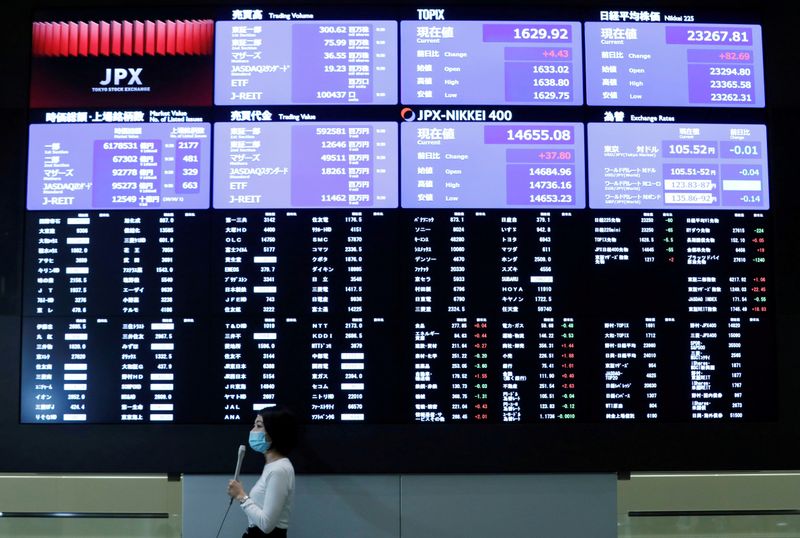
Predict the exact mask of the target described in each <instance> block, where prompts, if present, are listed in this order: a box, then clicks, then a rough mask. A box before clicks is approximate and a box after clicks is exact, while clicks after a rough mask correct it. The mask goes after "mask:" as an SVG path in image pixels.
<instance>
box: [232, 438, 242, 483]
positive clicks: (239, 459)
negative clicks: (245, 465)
mask: <svg viewBox="0 0 800 538" xmlns="http://www.w3.org/2000/svg"><path fill="white" fill-rule="evenodd" d="M243 459H244V445H239V455H238V457H237V458H236V472H234V473H233V479H234V480H236V481H237V482H238V481H239V471H241V470H242V460H243Z"/></svg>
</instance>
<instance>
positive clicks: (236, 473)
mask: <svg viewBox="0 0 800 538" xmlns="http://www.w3.org/2000/svg"><path fill="white" fill-rule="evenodd" d="M244 451H245V449H244V445H239V453H238V454H237V456H236V470H235V471H234V472H233V479H234V480H236V481H237V482H238V481H239V471H241V470H242V460H243V459H244ZM232 504H233V497H231V501H230V502H229V503H228V507H229V508H230V506H231V505H232ZM226 515H227V514H226ZM223 521H224V520H223Z"/></svg>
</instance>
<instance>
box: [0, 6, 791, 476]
mask: <svg viewBox="0 0 800 538" xmlns="http://www.w3.org/2000/svg"><path fill="white" fill-rule="evenodd" d="M32 4H33V5H31V6H29V7H31V10H30V11H29V10H27V9H24V8H21V7H16V8H14V9H13V10H12V11H11V13H10V14H9V17H8V18H7V22H8V27H7V30H6V31H5V32H4V33H3V37H2V43H3V46H2V55H3V62H2V65H5V66H8V69H9V73H14V76H15V77H16V80H17V83H12V84H7V85H3V87H2V89H0V92H2V102H3V103H4V105H3V110H4V112H5V114H4V118H5V119H6V128H5V129H3V130H2V132H0V137H1V138H0V140H2V143H3V145H4V147H6V148H8V150H7V151H5V152H3V154H2V155H1V156H0V161H2V164H3V170H5V174H4V177H3V184H4V187H5V189H6V193H7V196H6V197H4V198H3V199H2V201H0V204H2V205H1V206H0V215H2V216H0V232H2V235H1V236H0V238H2V243H0V244H2V247H1V248H2V253H3V256H2V260H1V261H0V277H2V280H0V338H2V341H3V342H5V344H6V345H4V346H3V351H2V359H1V360H0V438H3V439H4V440H5V442H3V443H1V444H0V472H142V473H144V472H148V473H149V472H161V473H227V472H230V471H232V470H233V466H234V463H235V462H234V452H235V450H236V448H237V446H238V445H239V444H243V443H244V442H245V439H246V435H247V431H248V430H249V426H248V425H247V424H238V425H176V424H124V425H111V424H106V425H104V424H46V425H33V424H20V423H19V416H20V409H19V405H20V404H19V402H20V394H19V379H20V364H19V362H20V349H19V348H20V335H21V279H22V262H21V260H22V238H23V237H24V234H23V220H24V219H23V216H24V208H25V201H24V197H25V192H24V191H25V189H24V185H25V176H26V166H27V125H28V107H27V102H28V101H27V95H28V90H27V80H28V75H29V73H30V54H29V51H30V42H31V31H30V28H31V22H32V20H33V19H32V15H33V11H32V10H33V9H35V8H48V9H49V8H52V9H70V8H71V6H70V4H71V3H70V2H65V1H62V2H57V1H51V2H48V3H46V4H45V3H41V2H38V1H36V2H33V3H32ZM182 4H183V2H175V1H172V0H167V1H164V2H161V3H159V4H158V6H156V5H155V4H154V6H153V7H163V6H164V5H166V6H169V7H170V8H175V9H179V8H180V6H181V5H182ZM346 4H347V6H348V7H352V8H353V9H356V10H357V9H366V8H367V6H369V4H368V3H366V2H352V1H347V2H346ZM285 5H291V6H292V7H293V8H295V9H301V8H305V7H313V4H311V3H303V4H296V3H292V4H285ZM457 5H460V6H464V9H467V4H464V3H458V4H456V3H455V2H438V3H437V6H436V7H439V6H441V7H452V8H453V9H457V7H456V6H457ZM271 6H273V4H271ZM274 6H275V7H276V8H277V7H280V4H274ZM385 6H386V8H387V9H388V8H389V7H393V8H394V9H398V10H403V9H408V10H409V11H410V10H411V9H415V8H416V7H417V6H416V4H410V3H398V2H395V3H387V4H385ZM81 7H84V8H87V9H93V8H109V9H114V8H118V7H119V6H118V4H117V3H114V2H111V1H108V0H106V1H95V2H85V3H84V5H83V6H81ZM205 7H208V6H205ZM212 7H217V6H212ZM219 7H221V6H219ZM252 7H261V6H252ZM143 8H144V6H137V8H136V9H137V10H138V9H143ZM539 8H540V5H538V4H537V6H535V7H532V8H531V9H530V12H529V13H530V14H532V15H534V17H535V14H536V13H537V10H538V9H539ZM610 8H612V6H609V5H607V4H600V3H598V2H542V3H541V9H543V10H554V12H556V13H558V12H560V13H564V12H568V11H570V10H575V11H576V12H580V13H585V14H586V15H585V16H584V18H583V19H581V20H584V21H585V20H596V19H588V18H587V17H588V16H589V15H592V16H596V15H594V14H596V13H597V12H598V11H599V10H600V9H610ZM667 8H668V9H672V10H675V11H682V12H687V13H691V12H694V10H693V3H691V2H662V3H659V4H657V5H655V4H654V6H653V7H651V8H650V9H661V10H664V9H667ZM749 8H750V11H751V12H759V10H761V9H763V10H764V11H763V13H760V14H761V24H762V28H763V50H764V63H765V65H764V72H765V87H766V103H767V107H766V116H767V138H768V141H769V143H770V146H769V167H770V177H771V178H772V181H771V192H770V199H771V201H772V209H771V210H770V211H771V214H772V215H773V233H772V239H773V243H774V247H773V255H772V256H773V258H772V260H773V261H772V267H773V274H774V280H775V281H774V283H773V286H772V297H773V305H774V309H775V323H776V351H777V362H778V365H777V366H778V372H777V376H778V380H777V381H778V399H779V402H778V412H779V417H778V419H777V420H776V421H771V422H756V423H750V422H747V423H741V424H730V423H728V424H721V423H713V422H698V423H688V424H683V423H674V424H670V423H667V424H643V423H635V424H620V423H613V424H606V423H602V424H585V423H577V424H502V425H500V424H485V425H480V426H476V425H471V424H465V425H453V424H433V425H421V424H419V425H418V424H412V425H318V424H314V425H309V426H307V427H305V428H304V434H303V436H302V443H301V445H300V446H299V447H298V449H297V450H296V452H294V453H293V454H292V459H293V461H294V463H295V466H296V468H297V469H298V471H299V472H301V473H302V472H305V473H324V474H332V473H518V472H547V473H551V472H558V473H562V472H623V473H624V472H633V471H708V470H741V471H745V470H785V469H792V468H797V466H798V463H797V462H798V456H797V454H798V453H800V405H798V404H800V398H799V397H798V395H800V361H797V360H796V357H795V354H794V352H793V351H794V349H793V348H794V342H793V338H792V336H793V331H794V330H795V328H796V327H797V326H798V323H799V322H800V313H799V312H798V311H797V310H796V309H795V308H794V305H795V304H797V303H798V300H800V285H799V284H798V279H797V278H796V271H797V267H798V266H800V263H798V262H800V249H798V246H800V241H798V239H800V237H798V231H799V230H800V216H799V215H800V202H798V200H800V197H799V196H798V194H800V187H798V186H796V185H793V184H792V183H793V182H792V181H781V180H782V179H783V178H792V177H793V174H792V172H793V168H796V167H793V164H792V157H793V155H794V154H795V153H796V151H794V150H793V148H792V147H790V144H789V141H791V140H793V139H794V136H795V135H794V133H795V131H796V129H797V119H798V106H797V104H796V102H795V101H794V99H795V98H794V96H793V91H792V84H791V83H785V82H788V77H786V78H787V81H785V80H784V77H785V75H784V74H783V73H784V70H785V69H786V68H785V66H788V65H798V64H799V62H798V61H797V60H798V52H797V50H796V47H794V46H793V45H792V43H791V41H790V39H791V36H792V35H793V34H794V33H796V32H795V31H794V30H793V28H792V27H791V26H790V24H791V23H790V21H791V20H796V19H792V17H791V13H790V10H789V9H785V10H784V9H777V10H776V9H772V10H771V9H768V8H765V7H764V6H763V3H761V4H757V3H755V2H752V3H751V5H750V6H749ZM381 9H383V7H382V8H381ZM516 9H518V10H520V11H522V9H521V8H519V7H517V8H516ZM635 9H639V8H635ZM703 9H704V11H706V10H708V11H709V12H713V11H714V10H718V12H719V13H722V12H723V11H724V13H726V15H725V16H727V17H729V18H734V17H735V16H736V15H737V14H738V12H737V11H736V10H733V9H731V7H730V6H729V5H726V4H725V3H723V2H708V3H704V5H703ZM512 11H513V10H512ZM713 22H725V21H723V20H715V21H713ZM252 456H253V454H250V455H249V456H248V458H247V459H246V463H245V470H249V471H254V470H256V469H258V468H260V465H261V462H260V461H257V460H259V458H253V457H252ZM248 466H249V469H248Z"/></svg>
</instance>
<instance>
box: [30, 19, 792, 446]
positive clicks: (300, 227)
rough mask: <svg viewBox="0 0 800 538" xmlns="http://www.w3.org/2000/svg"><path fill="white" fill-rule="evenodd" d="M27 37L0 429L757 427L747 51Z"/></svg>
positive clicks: (85, 27)
mask: <svg viewBox="0 0 800 538" xmlns="http://www.w3.org/2000/svg"><path fill="white" fill-rule="evenodd" d="M196 15H198V16H196ZM33 40H34V47H33V51H34V54H33V61H32V66H33V72H34V77H33V78H32V85H33V88H32V93H31V95H32V100H31V111H30V117H31V121H30V125H29V151H28V181H27V196H26V201H27V202H26V203H27V205H26V214H25V230H26V231H25V245H24V248H25V254H24V282H23V307H22V312H23V316H22V346H21V348H22V361H21V391H20V392H21V394H20V398H21V404H20V420H21V422H22V423H25V424H42V423H82V424H131V423H142V424H154V423H158V424H172V425H175V426H178V425H188V424H206V425H219V426H222V425H224V424H226V423H241V422H243V421H244V422H246V421H249V420H250V419H251V417H252V415H253V412H254V411H255V410H257V409H260V408H262V407H264V406H271V405H275V404H285V405H288V406H289V407H291V408H292V409H293V410H295V412H297V413H298V414H299V415H300V417H301V418H302V419H303V421H304V422H306V423H308V424H313V423H320V424H323V425H324V424H327V425H344V424H351V423H362V424H363V425H364V426H362V427H365V428H369V427H372V426H380V427H403V428H407V427H413V428H418V430H415V431H426V429H430V428H436V426H431V425H426V424H428V423H439V424H442V423H444V424H452V425H457V424H465V425H474V424H479V423H483V424H494V425H496V426H495V427H497V426H498V425H501V424H504V423H513V422H517V423H527V424H545V423H550V424H561V425H565V424H569V425H571V426H568V427H578V426H580V425H587V424H589V425H607V426H608V427H612V426H610V425H611V424H615V425H619V424H623V423H627V424H630V425H631V426H636V425H639V426H641V425H642V424H645V423H650V424H676V423H677V424H705V423H708V424H735V423H759V422H768V421H771V420H774V419H775V417H776V415H777V413H778V402H777V397H776V390H777V389H776V379H775V376H774V372H775V368H776V360H775V354H776V350H775V343H774V340H775V322H774V319H773V311H772V302H773V298H772V292H773V276H772V259H771V256H772V244H771V241H772V236H773V224H772V222H773V211H774V210H773V209H772V207H771V203H770V181H769V176H770V174H769V162H768V140H767V131H768V125H767V123H768V122H767V120H766V113H765V110H766V108H765V107H766V106H767V103H766V98H765V95H764V59H763V53H762V44H761V42H762V36H761V26H760V25H759V24H755V23H754V22H753V21H749V20H745V21H737V22H736V23H730V22H724V24H723V23H722V22H719V21H714V20H712V19H708V18H707V19H699V18H698V20H697V21H695V20H694V17H693V16H684V15H681V16H677V15H671V14H668V13H666V12H659V11H630V12H629V11H624V12H620V11H600V10H598V11H596V12H591V13H587V12H584V11H576V12H575V13H568V12H567V10H561V11H560V12H559V13H558V14H556V15H553V14H547V15H545V14H543V13H540V14H537V13H535V10H531V11H530V12H529V13H527V16H525V17H522V16H520V14H519V12H518V10H517V11H512V10H505V11H503V10H500V9H498V12H497V13H490V12H488V11H487V10H480V11H475V12H468V11H466V10H465V9H419V10H417V9H407V10H403V9H396V10H390V9H378V8H374V9H366V8H362V9H360V10H350V11H348V10H344V11H343V12H342V13H330V12H329V11H325V10H322V9H320V10H319V11H314V10H313V9H312V10H309V11H302V12H298V11H286V12H284V11H282V10H279V9H277V10H275V11H270V10H268V9H237V10H232V11H226V12H220V11H218V12H212V13H199V14H197V13H195V14H193V15H192V16H191V17H190V16H186V17H175V16H172V14H169V15H168V16H164V17H160V18H159V17H157V16H154V17H151V18H142V19H141V20H140V19H130V20H128V19H122V18H121V17H116V16H115V15H114V14H113V13H111V14H109V16H108V17H104V18H103V20H99V21H98V20H88V19H87V20H76V19H72V18H70V17H69V16H64V17H61V18H48V19H46V20H45V19H41V20H37V21H36V22H35V23H34V32H33ZM123 64H124V65H123ZM140 65H141V67H139V66H140ZM71 66H76V67H75V69H71ZM129 66H133V67H129ZM181 66H183V67H185V68H186V69H191V70H192V76H191V77H190V78H191V83H190V84H187V82H186V81H183V80H179V79H176V78H175V77H169V76H166V77H161V76H160V75H161V73H162V71H167V72H172V71H173V70H175V69H177V68H180V67H181ZM53 81H55V83H57V84H60V85H61V86H63V87H64V88H65V90H64V91H63V92H53V91H52V87H51V86H48V84H52V83H53ZM182 95H183V96H185V97H186V101H185V104H184V105H183V106H181V104H180V96H182ZM723 112H724V114H723ZM467 427H468V428H474V427H476V426H467ZM499 427H501V428H503V426H499ZM613 427H618V426H613ZM364 431H366V430H364ZM404 431H405V430H404Z"/></svg>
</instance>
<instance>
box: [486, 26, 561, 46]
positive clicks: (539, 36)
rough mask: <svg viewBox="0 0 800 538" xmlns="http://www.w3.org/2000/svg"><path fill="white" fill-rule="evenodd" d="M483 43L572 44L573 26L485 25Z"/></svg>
mask: <svg viewBox="0 0 800 538" xmlns="http://www.w3.org/2000/svg"><path fill="white" fill-rule="evenodd" d="M483 41H484V42H486V43H497V42H501V43H572V26H570V25H569V24H547V23H543V22H539V23H531V24H526V23H515V24H484V25H483Z"/></svg>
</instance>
